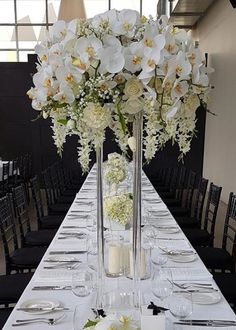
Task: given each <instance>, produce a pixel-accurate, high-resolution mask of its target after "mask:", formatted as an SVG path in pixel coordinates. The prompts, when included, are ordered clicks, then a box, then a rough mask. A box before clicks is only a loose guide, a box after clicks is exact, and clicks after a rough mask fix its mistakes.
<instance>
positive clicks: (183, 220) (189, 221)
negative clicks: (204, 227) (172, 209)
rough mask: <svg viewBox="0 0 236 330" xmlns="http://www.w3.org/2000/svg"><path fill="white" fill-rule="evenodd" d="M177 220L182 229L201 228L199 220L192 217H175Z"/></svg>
mask: <svg viewBox="0 0 236 330" xmlns="http://www.w3.org/2000/svg"><path fill="white" fill-rule="evenodd" d="M175 220H176V222H177V223H178V225H179V226H180V227H181V228H197V227H199V226H200V225H199V222H198V221H197V220H195V219H194V218H190V217H175Z"/></svg>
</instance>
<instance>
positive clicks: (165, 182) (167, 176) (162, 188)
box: [153, 167, 173, 193]
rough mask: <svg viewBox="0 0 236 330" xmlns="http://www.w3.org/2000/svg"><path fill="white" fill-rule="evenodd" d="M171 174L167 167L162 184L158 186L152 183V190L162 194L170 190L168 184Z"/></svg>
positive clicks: (171, 169)
mask: <svg viewBox="0 0 236 330" xmlns="http://www.w3.org/2000/svg"><path fill="white" fill-rule="evenodd" d="M172 172H173V168H172V167H169V168H167V169H166V171H165V176H164V178H163V182H162V183H161V182H160V183H159V184H155V183H153V186H154V188H155V189H156V190H157V192H158V193H159V192H164V191H169V190H170V182H171V175H172Z"/></svg>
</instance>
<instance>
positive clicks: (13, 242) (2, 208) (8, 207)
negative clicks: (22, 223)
mask: <svg viewBox="0 0 236 330" xmlns="http://www.w3.org/2000/svg"><path fill="white" fill-rule="evenodd" d="M0 231H1V236H2V241H3V249H4V254H5V262H6V273H7V274H9V273H10V264H11V262H10V254H11V253H12V252H13V251H14V250H16V249H18V248H19V246H18V241H17V233H16V227H15V223H14V217H13V210H12V199H11V197H10V196H9V195H6V196H4V197H2V198H0Z"/></svg>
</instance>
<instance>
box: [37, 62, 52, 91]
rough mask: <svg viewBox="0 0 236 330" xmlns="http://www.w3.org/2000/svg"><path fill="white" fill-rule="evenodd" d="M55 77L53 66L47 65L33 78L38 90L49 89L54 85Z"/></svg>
mask: <svg viewBox="0 0 236 330" xmlns="http://www.w3.org/2000/svg"><path fill="white" fill-rule="evenodd" d="M53 75H54V72H53V70H52V68H51V66H49V65H47V66H45V67H43V68H42V69H41V70H40V71H38V72H37V73H36V74H35V75H34V76H33V83H34V85H35V86H36V87H37V88H42V87H44V88H49V87H51V86H52V85H53V80H54V78H53Z"/></svg>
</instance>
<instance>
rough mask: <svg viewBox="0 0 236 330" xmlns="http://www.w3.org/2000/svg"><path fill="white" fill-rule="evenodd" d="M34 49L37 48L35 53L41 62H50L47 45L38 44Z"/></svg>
mask: <svg viewBox="0 0 236 330" xmlns="http://www.w3.org/2000/svg"><path fill="white" fill-rule="evenodd" d="M34 50H35V53H36V54H37V55H38V58H39V60H40V62H48V53H49V51H48V48H47V47H46V46H44V45H43V44H41V45H36V46H35V48H34Z"/></svg>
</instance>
